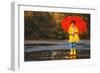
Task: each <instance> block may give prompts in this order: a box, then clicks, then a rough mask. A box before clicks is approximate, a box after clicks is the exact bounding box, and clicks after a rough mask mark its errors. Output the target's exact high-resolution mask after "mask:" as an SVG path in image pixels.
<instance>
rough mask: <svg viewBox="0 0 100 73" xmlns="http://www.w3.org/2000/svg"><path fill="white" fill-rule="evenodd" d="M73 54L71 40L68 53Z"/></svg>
mask: <svg viewBox="0 0 100 73" xmlns="http://www.w3.org/2000/svg"><path fill="white" fill-rule="evenodd" d="M72 54H73V43H72V42H71V43H70V55H72Z"/></svg>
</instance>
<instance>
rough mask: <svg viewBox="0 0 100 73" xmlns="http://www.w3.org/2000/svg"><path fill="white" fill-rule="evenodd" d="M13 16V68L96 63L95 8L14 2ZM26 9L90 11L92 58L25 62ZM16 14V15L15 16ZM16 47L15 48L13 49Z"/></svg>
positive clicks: (29, 68)
mask: <svg viewBox="0 0 100 73" xmlns="http://www.w3.org/2000/svg"><path fill="white" fill-rule="evenodd" d="M12 5H13V6H12V8H13V7H14V9H13V10H12V13H14V14H13V17H12V21H13V22H12V24H14V26H12V30H13V32H12V34H13V40H14V41H12V45H13V47H12V55H13V56H12V64H11V69H13V70H23V69H24V70H31V69H47V68H55V67H58V68H60V67H70V66H71V67H73V66H87V65H88V66H91V65H95V64H96V61H95V59H96V49H94V48H95V46H94V44H95V39H94V37H93V33H94V32H95V14H96V13H95V12H96V9H95V8H93V7H92V8H91V7H89V8H87V7H86V6H85V7H86V8H84V7H83V6H82V7H80V8H79V7H77V6H73V7H72V6H66V7H60V6H43V5H32V4H25V3H13V4H12ZM24 10H29V11H30V10H31V11H46V12H69V13H70V12H72V13H90V14H91V59H82V60H78V59H77V60H59V61H42V62H41V61H40V62H34V61H33V62H24ZM14 16H15V17H14ZM13 49H14V50H13Z"/></svg>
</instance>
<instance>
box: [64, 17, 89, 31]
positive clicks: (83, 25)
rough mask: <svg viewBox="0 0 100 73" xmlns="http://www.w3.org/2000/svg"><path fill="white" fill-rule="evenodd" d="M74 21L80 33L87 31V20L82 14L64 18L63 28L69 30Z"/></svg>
mask: <svg viewBox="0 0 100 73" xmlns="http://www.w3.org/2000/svg"><path fill="white" fill-rule="evenodd" d="M72 21H74V22H75V25H76V27H77V28H78V30H79V33H81V32H86V31H87V22H86V21H85V20H83V18H82V17H80V16H67V17H66V18H64V19H63V20H62V28H63V30H64V31H66V32H68V29H69V27H70V25H71V22H72Z"/></svg>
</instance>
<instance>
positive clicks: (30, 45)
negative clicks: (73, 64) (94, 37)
mask: <svg viewBox="0 0 100 73" xmlns="http://www.w3.org/2000/svg"><path fill="white" fill-rule="evenodd" d="M69 52H70V48H69V46H68V42H67V41H66V40H62V41H25V49H24V54H25V55H24V57H25V61H42V60H43V61H44V60H61V59H71V57H70V56H69ZM73 58H75V59H86V58H90V42H89V40H81V41H80V42H79V43H77V55H76V56H74V57H73Z"/></svg>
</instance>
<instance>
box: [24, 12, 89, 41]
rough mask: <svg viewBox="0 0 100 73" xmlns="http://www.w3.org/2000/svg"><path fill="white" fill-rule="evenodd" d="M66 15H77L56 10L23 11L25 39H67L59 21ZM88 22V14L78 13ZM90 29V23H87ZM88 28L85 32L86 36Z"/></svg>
mask: <svg viewBox="0 0 100 73" xmlns="http://www.w3.org/2000/svg"><path fill="white" fill-rule="evenodd" d="M68 15H77V14H73V13H58V12H40V11H39V12H37V11H25V12H24V34H25V40H36V39H58V40H60V39H67V38H68V35H67V32H64V31H63V30H62V27H61V21H62V19H63V18H65V17H66V16H68ZM78 15H81V16H83V17H84V19H85V20H86V21H87V22H88V24H90V22H89V20H90V15H88V14H85V15H83V14H78ZM88 28H89V29H90V25H88ZM89 33H90V30H89V31H88V32H87V33H86V35H87V36H88V35H89Z"/></svg>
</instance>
